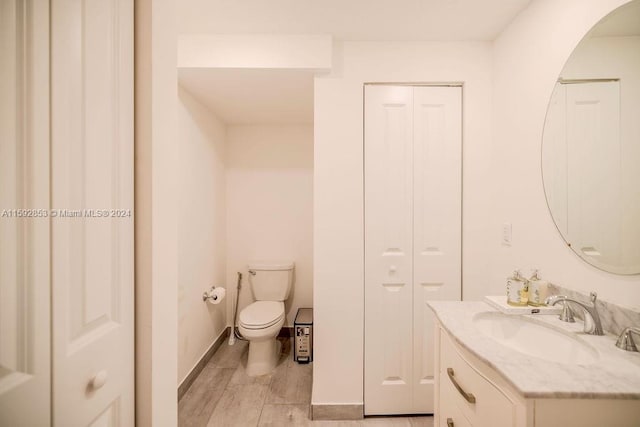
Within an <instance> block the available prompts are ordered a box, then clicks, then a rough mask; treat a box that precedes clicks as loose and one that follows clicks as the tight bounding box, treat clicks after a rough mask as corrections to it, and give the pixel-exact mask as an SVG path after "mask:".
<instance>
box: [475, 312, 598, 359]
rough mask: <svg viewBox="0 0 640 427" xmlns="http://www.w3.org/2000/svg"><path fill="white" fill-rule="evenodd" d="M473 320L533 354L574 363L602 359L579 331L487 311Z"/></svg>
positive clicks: (486, 331) (513, 346)
mask: <svg viewBox="0 0 640 427" xmlns="http://www.w3.org/2000/svg"><path fill="white" fill-rule="evenodd" d="M473 323H474V325H475V326H476V327H477V328H478V330H479V331H480V332H481V333H483V334H484V335H486V336H488V337H489V338H491V339H493V340H495V341H497V342H499V343H500V344H502V345H504V346H506V347H509V348H511V349H513V350H516V351H519V352H520V353H523V354H526V355H528V356H531V357H537V358H539V359H545V360H548V361H550V362H556V363H566V364H572V365H576V364H578V365H589V364H592V363H594V362H596V361H597V360H598V359H599V355H598V351H597V350H596V349H595V348H593V347H592V346H591V345H589V344H588V343H586V342H584V341H583V340H581V339H580V338H579V337H578V336H576V335H575V334H572V333H570V332H564V331H562V330H560V329H555V328H553V327H552V326H546V325H544V324H541V323H538V322H536V321H533V320H531V319H529V318H526V317H522V316H514V315H505V314H502V313H498V312H484V313H478V314H476V315H475V316H474V317H473Z"/></svg>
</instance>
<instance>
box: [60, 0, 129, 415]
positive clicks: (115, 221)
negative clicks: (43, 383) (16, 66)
mask: <svg viewBox="0 0 640 427" xmlns="http://www.w3.org/2000/svg"><path fill="white" fill-rule="evenodd" d="M51 89H52V90H51V132H52V134H51V205H52V209H53V212H54V213H56V214H57V216H56V217H55V218H52V219H51V228H52V230H51V231H52V234H51V238H52V242H51V249H52V250H51V261H52V290H53V291H52V298H53V301H52V310H53V316H52V322H53V327H52V331H53V337H52V340H53V364H52V366H53V373H54V376H53V421H54V422H53V424H54V426H58V427H73V426H82V427H85V426H89V425H91V426H132V425H133V424H134V382H133V381H134V375H133V374H134V373H133V366H134V365H133V363H134V355H133V348H134V345H133V344H134V342H133V330H134V329H133V290H134V289H133V211H132V209H133V2H132V1H131V0H84V1H83V0H53V1H52V2H51Z"/></svg>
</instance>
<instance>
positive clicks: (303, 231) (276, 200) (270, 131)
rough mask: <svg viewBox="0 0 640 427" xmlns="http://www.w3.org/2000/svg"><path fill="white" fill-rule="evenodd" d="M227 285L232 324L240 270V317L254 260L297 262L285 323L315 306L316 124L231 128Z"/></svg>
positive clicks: (247, 297) (248, 295)
mask: <svg viewBox="0 0 640 427" xmlns="http://www.w3.org/2000/svg"><path fill="white" fill-rule="evenodd" d="M226 192H227V199H226V203H227V283H228V286H229V288H232V289H230V290H231V292H230V293H229V294H228V295H229V308H230V310H229V324H231V323H232V322H233V317H232V316H233V312H232V311H231V307H232V305H231V302H232V297H233V296H234V295H235V289H236V281H237V272H241V273H242V275H243V283H242V289H241V291H240V304H239V306H238V313H240V311H241V310H242V308H244V307H245V306H246V305H247V304H249V303H251V302H253V295H252V292H251V286H250V284H249V280H248V274H247V263H248V262H249V261H250V260H269V259H271V260H279V259H286V260H293V261H294V262H295V282H294V287H293V288H292V291H291V295H290V297H289V300H288V301H287V303H286V305H285V309H286V311H287V318H286V320H285V326H286V325H293V321H294V319H295V315H296V312H297V310H298V308H299V307H312V306H313V291H312V289H313V277H312V272H313V259H312V258H313V255H312V254H313V247H312V242H313V126H312V125H269V126H263V125H261V126H257V125H256V126H251V125H243V126H229V127H228V131H227V187H226Z"/></svg>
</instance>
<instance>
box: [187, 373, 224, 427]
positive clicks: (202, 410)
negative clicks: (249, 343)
mask: <svg viewBox="0 0 640 427" xmlns="http://www.w3.org/2000/svg"><path fill="white" fill-rule="evenodd" d="M233 371H234V370H233V369H224V368H212V367H209V366H207V367H205V368H204V369H203V370H202V372H201V373H200V374H199V375H198V377H197V378H196V379H195V381H194V382H193V384H191V387H189V390H188V391H187V392H186V393H185V394H184V396H182V399H180V402H179V403H178V425H179V426H180V427H204V426H206V425H207V421H208V420H209V417H210V416H211V414H212V413H213V411H214V409H215V407H216V404H217V403H218V401H219V400H220V398H221V397H222V395H223V394H224V392H225V389H226V387H227V384H228V383H229V380H230V379H231V376H232V375H233Z"/></svg>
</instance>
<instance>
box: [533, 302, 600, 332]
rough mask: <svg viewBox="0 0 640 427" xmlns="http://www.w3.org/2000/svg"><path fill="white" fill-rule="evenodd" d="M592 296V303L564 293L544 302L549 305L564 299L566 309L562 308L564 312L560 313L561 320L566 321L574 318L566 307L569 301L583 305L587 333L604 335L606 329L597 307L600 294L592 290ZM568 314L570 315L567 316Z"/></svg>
mask: <svg viewBox="0 0 640 427" xmlns="http://www.w3.org/2000/svg"><path fill="white" fill-rule="evenodd" d="M590 297H591V304H586V303H583V302H581V301H577V300H575V299H573V298H569V297H566V296H564V295H553V296H550V297H548V298H547V299H546V300H545V301H544V302H545V304H547V305H556V304H557V303H559V302H560V301H562V302H563V303H564V306H565V310H562V314H561V315H560V320H563V321H565V322H570V321H571V320H568V319H573V317H572V316H570V314H571V312H570V310H567V309H566V307H567V303H568V302H572V303H575V304H577V305H579V306H580V307H582V309H583V310H584V312H585V316H584V331H585V333H587V334H590V335H604V331H603V330H602V322H601V321H600V315H599V314H598V308H597V307H596V299H597V298H598V294H596V293H595V292H591V295H590ZM567 314H569V315H568V316H567Z"/></svg>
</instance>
